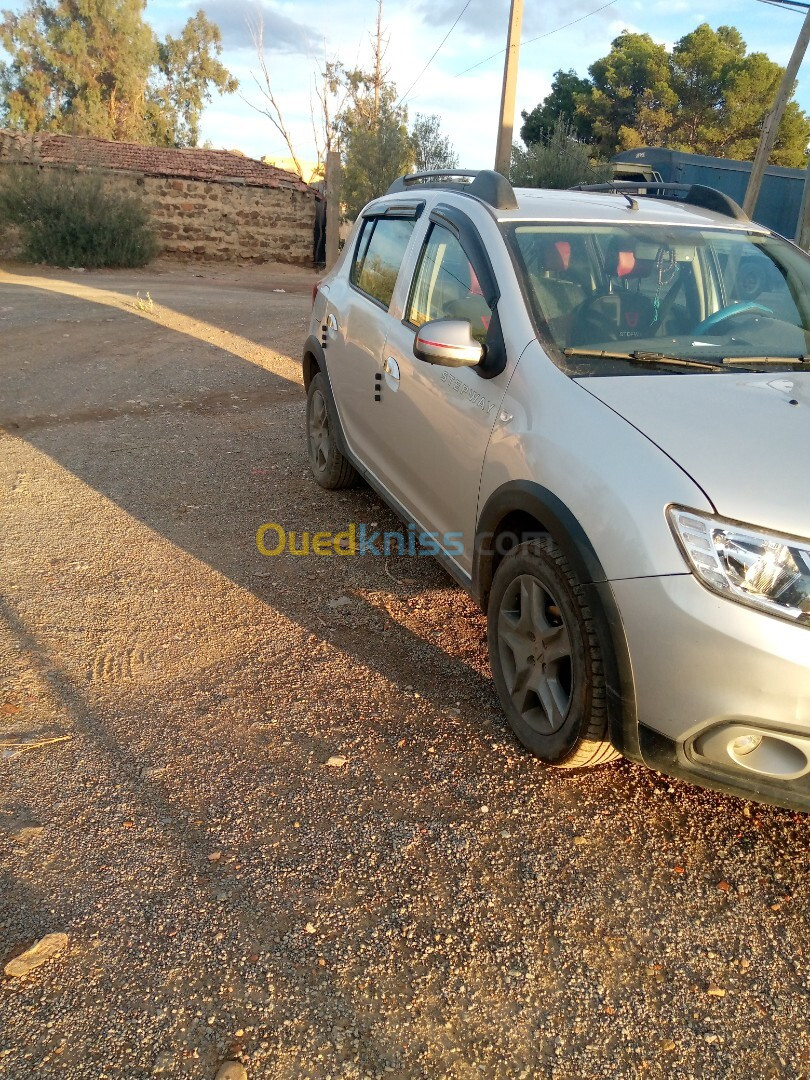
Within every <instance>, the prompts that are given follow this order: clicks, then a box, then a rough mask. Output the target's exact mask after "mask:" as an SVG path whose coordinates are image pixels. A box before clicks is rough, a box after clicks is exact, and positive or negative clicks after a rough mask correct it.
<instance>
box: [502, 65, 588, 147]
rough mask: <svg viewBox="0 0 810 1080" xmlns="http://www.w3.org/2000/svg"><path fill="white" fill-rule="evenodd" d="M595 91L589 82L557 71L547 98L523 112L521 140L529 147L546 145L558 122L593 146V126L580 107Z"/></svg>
mask: <svg viewBox="0 0 810 1080" xmlns="http://www.w3.org/2000/svg"><path fill="white" fill-rule="evenodd" d="M592 89H593V87H592V84H591V83H590V81H589V80H588V79H582V78H580V76H579V75H577V73H576V72H575V71H555V72H554V80H553V82H552V84H551V92H550V93H549V94H548V96H547V97H546V98H544V99H543V101H542V102H541V103H540V104H539V105H536V106H535V107H534V108H533V109H532V111H531V112H526V111H525V110H524V111H523V112H521V114H520V115H521V116H522V117H523V126H522V127H521V129H520V137H521V139H523V141H524V142H525V143H526V145H527V146H531V145H532V144H533V143H545V142H547V141H548V139H549V138H550V137H551V134H552V132H553V131H554V125H555V124H556V122H557V121H558V120H563V121H564V122H565V123H566V124H568V125H569V127H570V128H571V129H572V131H573V133H574V134H575V135H576V137H577V138H578V139H580V140H581V141H582V142H590V141H591V139H592V138H593V123H592V122H591V119H590V117H588V116H585V114H584V113H582V112H580V111H579V104H580V102H581V101H582V100H583V99H584V98H587V97H588V96H589V95H590V93H591V90H592Z"/></svg>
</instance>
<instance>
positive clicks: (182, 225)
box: [0, 161, 317, 266]
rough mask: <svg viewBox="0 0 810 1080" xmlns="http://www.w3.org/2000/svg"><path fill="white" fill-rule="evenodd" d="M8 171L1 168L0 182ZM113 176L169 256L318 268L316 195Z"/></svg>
mask: <svg viewBox="0 0 810 1080" xmlns="http://www.w3.org/2000/svg"><path fill="white" fill-rule="evenodd" d="M4 164H5V163H4V162H2V161H0V175H2V171H3V168H4ZM26 167H27V168H32V169H34V168H42V167H43V166H38V165H29V166H26ZM45 167H46V168H53V166H45ZM108 176H109V177H110V180H111V182H113V183H115V184H116V185H118V186H121V187H123V188H124V189H130V190H131V191H132V192H133V193H137V194H140V195H142V196H143V197H144V199H145V201H146V203H147V205H148V206H149V209H150V212H151V215H152V223H153V227H154V230H155V233H156V235H157V237H158V240H159V241H160V245H161V254H162V255H164V256H168V257H170V258H176V259H179V260H199V261H218V262H242V263H245V262H250V263H262V262H285V263H295V264H298V265H300V266H311V265H312V262H313V235H314V227H315V207H316V203H317V197H316V194H315V191H314V190H313V189H311V188H307V189H304V190H301V187H293V186H277V187H258V186H254V185H251V184H247V183H245V182H244V181H240V180H239V179H235V180H234V181H232V182H223V181H218V180H217V181H213V180H190V179H174V178H170V177H166V176H148V175H144V174H139V173H135V172H129V171H126V172H125V171H112V170H110V171H109V172H108ZM14 241H15V238H14V236H13V234H12V233H11V232H10V231H6V232H5V233H0V256H5V257H7V258H9V257H14V255H16V254H17V253H18V249H17V245H16V244H15V242H14ZM15 249H17V250H15Z"/></svg>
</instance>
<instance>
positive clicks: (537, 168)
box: [509, 118, 611, 188]
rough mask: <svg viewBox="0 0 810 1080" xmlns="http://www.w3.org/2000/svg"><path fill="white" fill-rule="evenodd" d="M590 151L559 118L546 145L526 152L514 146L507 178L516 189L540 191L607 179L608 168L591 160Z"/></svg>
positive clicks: (518, 146)
mask: <svg viewBox="0 0 810 1080" xmlns="http://www.w3.org/2000/svg"><path fill="white" fill-rule="evenodd" d="M592 152H593V147H591V146H588V145H587V144H586V143H582V142H579V140H578V139H577V137H576V135H575V133H574V129H573V127H572V126H571V125H570V124H569V123H567V122H566V121H565V120H564V119H562V118H558V119H557V120H556V121H555V122H554V126H553V127H552V129H551V134H550V135H549V137H548V139H547V140H546V141H545V142H542V143H535V144H534V145H532V146H529V147H528V149H526V150H524V149H523V147H522V146H520V145H519V144H518V143H515V144H514V146H513V147H512V164H511V167H510V169H509V179H510V180H511V181H512V183H513V184H514V185H515V186H516V187H539V188H570V187H574V186H575V185H576V184H598V183H601V182H603V181H606V180H610V179H611V170H610V166H609V165H606V164H605V163H603V162H594V161H592V160H591V154H592Z"/></svg>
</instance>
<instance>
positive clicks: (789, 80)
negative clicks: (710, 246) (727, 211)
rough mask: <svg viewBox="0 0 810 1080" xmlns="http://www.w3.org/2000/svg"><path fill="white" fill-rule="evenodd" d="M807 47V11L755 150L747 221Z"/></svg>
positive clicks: (809, 27)
mask: <svg viewBox="0 0 810 1080" xmlns="http://www.w3.org/2000/svg"><path fill="white" fill-rule="evenodd" d="M808 43H810V8H809V9H808V11H807V14H806V15H805V17H804V22H803V23H802V28H801V30H800V31H799V36H798V38H797V39H796V44H795V45H794V47H793V52H792V53H791V55H790V60H788V65H787V67H786V68H785V74H784V76H783V77H782V82H781V83H780V85H779V91H778V92H777V95H776V101H775V102H774V104H773V108H772V109H771V111H770V112H769V113H768V115H767V116H766V117H765V122H764V123H763V125H762V134H761V135H760V137H759V146H758V147H757V153H756V157H755V158H754V164H753V165H752V166H751V175H750V177H749V178H748V187H747V188H746V189H745V199H744V201H743V210H744V211H745V212H746V214H748V216H749V217H753V215H754V211H755V210H756V206H757V199H758V198H759V192H760V190H761V188H762V180H763V177H764V176H765V168H766V166H767V164H768V159H769V158H770V156H771V150H773V144H774V143H775V142H776V134H777V132H778V131H779V125H780V124H781V122H782V117H783V116H784V115H785V109H786V107H787V103H788V101H790V97H791V94H792V93H793V85H794V83H795V82H796V75H797V74H798V71H799V67H800V66H801V62H802V60H803V59H804V54H805V53H806V52H807V45H808Z"/></svg>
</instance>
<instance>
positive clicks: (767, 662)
mask: <svg viewBox="0 0 810 1080" xmlns="http://www.w3.org/2000/svg"><path fill="white" fill-rule="evenodd" d="M611 587H612V589H613V593H614V596H615V599H616V603H617V605H618V608H619V611H620V613H621V618H622V621H623V624H624V630H625V634H626V637H627V645H628V649H629V653H630V661H631V665H632V670H633V683H634V687H635V697H636V710H637V716H638V723H639V746H640V751H641V756H642V758H643V760H644V762H645V764H647V765H650V766H651V767H653V768H656V769H660V770H661V771H662V772H666V773H668V774H669V775H673V776H679V777H683V778H684V779H688V780H691V781H693V782H695V783H698V784H702V785H704V786H706V787H714V788H719V789H721V790H723V791H728V792H732V793H733V794H736V795H740V796H742V797H743V798H753V799H758V800H761V801H764V802H772V803H775V804H777V805H780V806H787V807H790V808H791V809H797V810H805V811H810V628H807V627H803V626H796V625H794V624H791V623H789V622H786V621H784V620H782V619H777V618H774V617H773V616H770V615H767V614H763V613H760V612H758V611H754V610H752V609H749V608H746V607H744V606H742V605H740V604H737V603H734V602H733V601H730V600H725V599H723V598H722V597H719V596H716V595H714V594H713V593H710V592H709V591H708V590H706V589H704V588H703V586H702V585H700V584H699V583H698V582H697V581H696V580H695V578H694V577H692V575H691V574H683V575H677V576H672V577H659V578H636V579H633V580H627V581H614V582H612V583H611ZM747 732H751V733H755V734H757V735H761V736H762V739H763V742H762V747H763V749H762V750H761V751H760V752H757V753H753V754H748V755H743V754H740V755H735V753H734V752H733V750H732V746H733V743H734V739H735V737H737V736H739V735H740V734H743V733H747Z"/></svg>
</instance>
